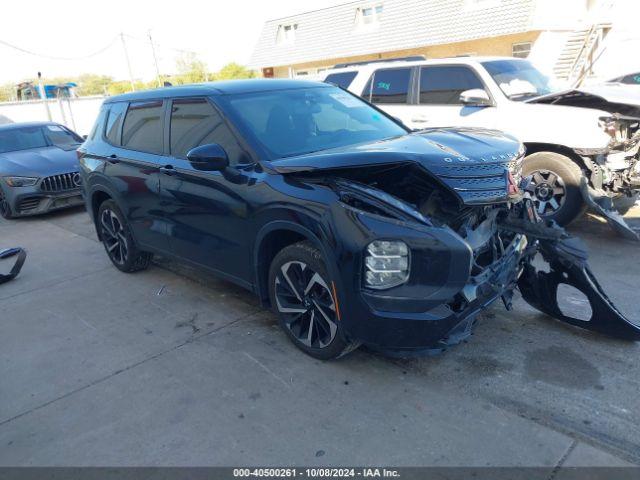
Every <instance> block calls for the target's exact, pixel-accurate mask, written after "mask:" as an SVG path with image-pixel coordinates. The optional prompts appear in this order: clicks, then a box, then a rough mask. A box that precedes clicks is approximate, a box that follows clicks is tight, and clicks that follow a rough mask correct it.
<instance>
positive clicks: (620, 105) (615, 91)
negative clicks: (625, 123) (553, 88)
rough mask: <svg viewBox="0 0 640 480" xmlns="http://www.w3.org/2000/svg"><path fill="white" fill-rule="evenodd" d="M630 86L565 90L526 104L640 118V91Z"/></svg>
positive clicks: (608, 85)
mask: <svg viewBox="0 0 640 480" xmlns="http://www.w3.org/2000/svg"><path fill="white" fill-rule="evenodd" d="M629 87H630V86H629V85H620V84H613V83H610V84H603V85H593V86H590V87H583V88H579V89H571V90H564V91H560V92H555V93H550V94H547V95H542V96H540V97H535V98H531V99H529V100H526V101H525V102H526V103H544V104H553V105H566V106H571V107H579V108H591V109H595V110H603V111H605V112H609V113H613V114H618V115H624V116H629V117H637V118H640V90H638V89H635V88H633V87H632V88H629Z"/></svg>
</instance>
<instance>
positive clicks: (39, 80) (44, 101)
mask: <svg viewBox="0 0 640 480" xmlns="http://www.w3.org/2000/svg"><path fill="white" fill-rule="evenodd" d="M38 88H39V89H40V98H42V102H43V103H44V107H45V108H46V110H47V118H48V119H49V121H51V110H50V109H49V102H47V92H46V91H45V89H44V86H43V85H42V72H38Z"/></svg>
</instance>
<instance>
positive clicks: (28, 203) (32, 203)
mask: <svg viewBox="0 0 640 480" xmlns="http://www.w3.org/2000/svg"><path fill="white" fill-rule="evenodd" d="M38 205H40V197H30V198H25V199H24V200H22V201H20V203H19V204H18V210H20V211H21V212H27V211H29V210H33V209H35V208H38Z"/></svg>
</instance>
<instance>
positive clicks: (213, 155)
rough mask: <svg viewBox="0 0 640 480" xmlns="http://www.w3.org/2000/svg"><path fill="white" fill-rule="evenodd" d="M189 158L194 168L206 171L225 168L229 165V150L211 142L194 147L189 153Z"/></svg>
mask: <svg viewBox="0 0 640 480" xmlns="http://www.w3.org/2000/svg"><path fill="white" fill-rule="evenodd" d="M187 160H189V161H190V162H191V164H192V165H193V168H195V169H196V170H202V171H205V172H213V171H219V170H224V169H225V168H227V167H228V166H229V157H227V152H225V151H224V149H223V148H222V147H221V146H220V145H218V144H217V143H209V144H207V145H200V146H199V147H196V148H192V149H191V150H189V152H188V153H187Z"/></svg>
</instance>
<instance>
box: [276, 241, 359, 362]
mask: <svg viewBox="0 0 640 480" xmlns="http://www.w3.org/2000/svg"><path fill="white" fill-rule="evenodd" d="M269 297H270V299H271V305H272V307H273V309H274V311H275V313H276V314H277V315H278V319H279V322H280V326H281V327H282V329H283V330H284V331H285V332H286V333H287V335H288V336H289V338H290V339H291V341H292V342H293V343H294V344H295V345H296V346H297V347H298V348H299V349H300V350H302V351H303V352H305V353H306V354H308V355H310V356H312V357H314V358H318V359H321V360H329V359H333V358H338V357H341V356H342V355H345V354H347V353H349V352H350V351H352V350H354V349H355V348H357V347H358V344H357V343H353V342H349V341H347V340H346V339H345V336H344V332H343V328H342V324H341V322H340V319H339V314H338V307H337V306H336V305H337V304H336V300H335V298H334V293H333V284H332V282H331V279H330V277H329V274H328V273H327V269H326V267H325V263H324V261H323V259H322V254H321V253H320V251H319V250H318V249H317V248H315V247H314V246H313V245H311V244H310V243H309V242H299V243H296V244H293V245H290V246H288V247H285V248H284V249H282V250H281V251H280V252H279V253H278V254H277V255H276V257H275V258H274V259H273V262H271V268H270V270H269Z"/></svg>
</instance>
